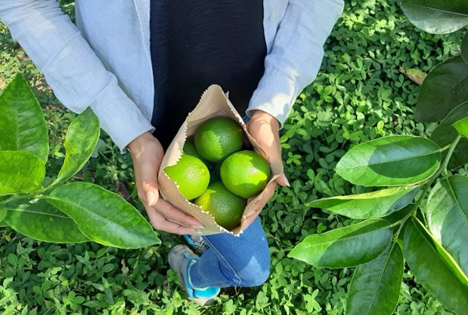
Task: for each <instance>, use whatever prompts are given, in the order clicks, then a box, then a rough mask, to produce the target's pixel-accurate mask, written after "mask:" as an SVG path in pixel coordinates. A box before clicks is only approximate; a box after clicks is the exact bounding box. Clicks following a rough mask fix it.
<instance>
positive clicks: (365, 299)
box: [346, 243, 404, 315]
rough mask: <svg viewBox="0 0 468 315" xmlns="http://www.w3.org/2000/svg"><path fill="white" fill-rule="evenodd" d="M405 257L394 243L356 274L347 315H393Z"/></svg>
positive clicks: (351, 286)
mask: <svg viewBox="0 0 468 315" xmlns="http://www.w3.org/2000/svg"><path fill="white" fill-rule="evenodd" d="M403 266H404V264H403V253H402V251H401V248H400V246H399V245H398V244H397V243H393V244H392V246H391V247H390V248H388V249H387V250H386V251H385V253H383V254H382V255H380V256H379V257H378V258H377V259H374V260H372V261H370V262H368V263H367V264H364V265H360V266H358V267H357V268H356V270H355V271H354V275H353V279H352V280H351V284H350V285H349V292H348V302H347V307H346V314H347V315H391V314H392V313H393V310H394V309H395V306H396V305H397V302H398V297H399V296H400V287H401V281H402V278H403Z"/></svg>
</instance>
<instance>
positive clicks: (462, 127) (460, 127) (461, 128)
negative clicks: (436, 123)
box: [453, 117, 468, 138]
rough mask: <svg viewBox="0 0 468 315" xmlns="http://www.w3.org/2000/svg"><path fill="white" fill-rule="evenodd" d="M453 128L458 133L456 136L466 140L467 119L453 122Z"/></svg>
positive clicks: (467, 136) (467, 131) (467, 134)
mask: <svg viewBox="0 0 468 315" xmlns="http://www.w3.org/2000/svg"><path fill="white" fill-rule="evenodd" d="M453 128H455V129H456V130H457V131H458V134H459V135H460V136H462V137H465V138H468V117H465V118H463V119H460V120H458V121H456V122H454V123H453Z"/></svg>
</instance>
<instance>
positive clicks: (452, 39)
mask: <svg viewBox="0 0 468 315" xmlns="http://www.w3.org/2000/svg"><path fill="white" fill-rule="evenodd" d="M64 2H65V1H64ZM66 2H67V3H66V4H65V5H66V9H67V12H72V8H73V5H72V1H66ZM462 35H463V32H462V31H460V32H457V33H454V34H451V35H444V36H442V35H440V36H439V35H438V36H436V35H430V34H426V33H424V32H421V31H419V30H417V29H415V28H414V27H413V26H412V25H411V24H410V23H409V22H408V21H407V20H406V18H405V17H404V15H403V14H402V12H401V10H400V8H399V7H398V5H397V2H396V1H395V0H389V1H375V0H366V1H360V0H359V1H358V0H352V1H347V2H346V8H345V12H344V14H343V16H342V18H341V19H340V20H339V22H338V23H337V25H336V27H335V29H334V31H333V33H332V35H331V37H330V38H329V40H328V41H327V44H326V57H325V60H324V62H323V64H322V68H321V71H320V73H319V75H318V77H317V79H316V81H315V82H314V83H313V84H311V85H310V86H309V87H307V88H306V89H305V90H304V92H303V93H302V94H301V95H300V97H299V99H298V100H297V102H296V105H295V107H294V110H293V111H292V113H291V115H290V117H289V119H288V121H287V123H286V124H285V126H284V128H283V130H282V131H281V140H282V146H283V158H284V162H285V170H286V174H287V176H288V178H289V179H290V182H291V187H290V188H278V190H277V194H276V195H275V197H274V198H273V199H272V201H271V202H270V203H269V205H268V206H267V207H266V208H265V209H264V210H263V211H262V214H261V218H262V220H263V224H264V225H265V226H267V227H268V228H267V229H266V230H267V238H268V242H269V245H270V248H271V255H272V264H271V276H270V278H269V280H268V282H267V283H266V284H264V285H263V286H261V287H258V288H252V289H226V290H223V291H222V294H221V296H220V298H219V300H218V301H217V303H216V304H215V305H213V306H210V307H207V308H199V307H197V306H196V305H195V304H192V303H189V302H187V301H186V300H185V299H184V298H183V291H182V289H181V288H180V286H179V285H178V282H177V279H176V278H177V277H176V276H175V274H174V273H173V272H171V271H170V270H169V271H168V268H167V260H166V257H167V253H168V251H169V249H170V247H171V246H173V245H175V244H177V243H180V242H181V241H182V239H181V237H178V236H175V235H169V234H166V233H161V234H160V237H161V240H162V244H163V245H162V246H154V247H149V248H146V249H141V250H119V249H115V248H106V247H103V246H100V245H97V244H93V243H86V244H80V245H56V244H48V243H41V242H37V241H33V240H31V239H29V238H27V237H24V236H22V235H19V234H18V233H16V232H15V231H13V230H11V229H9V228H2V229H1V230H0V312H1V313H2V314H5V315H6V314H216V315H219V314H225V315H228V314H245V315H247V314H272V315H277V314H297V315H302V314H330V315H338V314H345V308H346V293H347V286H348V285H349V282H350V280H351V278H350V276H351V275H352V270H350V269H343V270H329V269H322V270H321V269H316V268H312V267H311V266H309V265H306V264H304V263H302V262H299V261H295V260H292V259H289V258H287V253H288V252H289V251H290V250H291V249H292V248H293V246H294V245H295V244H297V243H298V242H299V241H301V240H302V239H303V238H304V237H305V236H306V235H309V234H311V233H320V232H324V231H327V230H329V229H331V228H335V227H338V226H342V225H344V224H347V223H349V222H350V220H349V219H346V218H344V217H340V216H335V215H329V214H327V213H325V212H322V211H321V210H319V209H310V208H307V207H305V206H304V204H305V203H306V202H307V201H310V200H313V199H317V198H323V197H328V196H333V195H340V194H345V193H346V194H348V193H358V192H364V191H366V189H365V188H362V187H354V188H352V185H350V184H349V183H347V182H345V181H344V180H343V179H341V178H340V177H339V176H338V175H336V174H335V172H334V167H335V165H336V163H337V161H338V160H339V158H340V157H341V156H343V154H344V153H345V152H346V151H347V150H348V149H349V148H350V147H351V146H353V145H355V144H358V143H361V142H363V141H365V140H368V139H373V138H376V137H380V136H384V135H389V134H413V135H428V134H430V133H431V132H432V130H433V129H434V127H435V124H429V125H428V124H421V123H416V122H415V121H414V114H413V110H414V105H415V103H416V100H417V93H418V86H417V85H416V84H415V83H413V82H412V81H411V80H409V79H408V78H407V77H406V76H405V75H404V74H402V73H401V70H400V69H411V68H418V69H421V70H423V71H425V72H428V71H429V70H430V69H431V68H432V67H434V66H435V65H436V64H437V63H438V62H440V61H442V60H445V59H447V58H448V57H450V56H453V55H455V54H457V53H459V44H460V41H461V37H462ZM17 72H22V73H24V75H25V77H26V79H27V80H28V82H29V83H30V84H31V85H32V86H33V89H34V91H35V93H36V95H37V97H38V98H39V100H40V102H41V104H42V106H43V109H44V114H45V116H46V119H47V123H48V128H49V131H50V132H49V137H50V142H51V151H50V157H49V162H48V163H49V165H48V166H47V167H48V169H49V170H50V171H52V172H54V173H57V172H58V170H59V167H60V166H61V163H62V161H63V149H62V143H63V138H64V131H65V130H66V128H67V127H68V124H69V122H70V118H71V117H73V116H74V114H72V113H70V112H69V111H68V110H66V109H65V108H64V107H63V106H61V105H60V103H59V102H58V101H57V100H56V99H55V97H54V96H53V94H52V92H51V90H50V88H49V87H48V86H47V84H46V83H45V81H44V78H43V77H42V75H41V74H40V73H39V72H38V71H37V69H36V68H35V67H34V65H33V64H32V63H31V61H30V60H29V59H28V58H27V56H26V55H25V54H24V52H22V51H21V49H18V48H17V47H15V43H14V42H13V41H12V40H11V38H10V36H9V33H8V31H7V29H6V27H5V26H4V25H2V24H0V90H1V89H3V87H4V86H5V84H6V82H8V81H9V80H11V79H12V78H13V76H14V75H15V74H16V73H17ZM98 148H99V149H98V150H97V151H96V154H95V155H94V157H93V158H92V159H91V161H90V162H89V163H88V164H87V166H86V167H85V168H84V170H83V171H81V172H80V173H79V174H77V175H76V176H75V179H76V180H86V181H91V182H95V183H97V184H100V185H103V186H104V187H106V188H108V189H111V190H113V191H120V192H121V193H128V194H130V196H131V199H132V200H133V201H134V202H135V203H136V205H137V206H138V207H139V209H140V210H143V208H142V206H141V205H140V204H139V203H138V202H137V196H136V190H135V185H134V178H133V171H132V163H131V158H130V156H129V155H128V154H127V155H121V154H120V153H119V151H118V149H117V148H116V147H115V146H114V145H113V144H112V142H111V141H110V139H109V137H108V136H107V135H105V134H103V135H102V136H101V140H100V143H99V144H98ZM457 172H459V173H462V174H466V173H467V169H466V166H465V167H464V168H461V169H459V170H457ZM395 314H398V315H409V314H414V315H416V314H418V315H419V314H425V315H426V314H427V315H430V314H434V315H435V314H439V315H442V314H451V313H450V312H448V311H445V310H444V308H443V307H442V306H441V304H440V303H439V302H438V301H436V300H435V299H434V298H433V297H432V296H431V295H430V294H428V293H427V291H426V290H424V289H423V288H421V287H420V286H419V285H418V284H416V283H415V282H414V280H413V277H412V275H411V274H410V273H409V272H406V273H405V274H404V284H403V285H402V287H401V294H400V300H399V302H398V306H397V308H396V310H395Z"/></svg>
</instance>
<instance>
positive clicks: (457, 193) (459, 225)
mask: <svg viewBox="0 0 468 315" xmlns="http://www.w3.org/2000/svg"><path fill="white" fill-rule="evenodd" d="M425 210H426V214H427V221H428V225H429V230H430V231H431V233H432V235H434V238H435V239H436V240H437V241H438V242H439V243H440V244H441V245H442V246H443V247H444V248H445V249H446V250H447V252H449V253H450V255H451V256H452V257H453V259H454V260H455V261H456V262H457V263H458V265H459V266H460V267H461V269H462V270H463V272H464V273H465V274H466V275H467V276H468V177H465V176H460V175H457V176H450V177H448V178H444V179H442V180H441V181H440V182H439V183H437V184H436V185H435V186H434V188H433V189H432V191H431V193H430V194H429V198H428V200H427V206H426V209H425Z"/></svg>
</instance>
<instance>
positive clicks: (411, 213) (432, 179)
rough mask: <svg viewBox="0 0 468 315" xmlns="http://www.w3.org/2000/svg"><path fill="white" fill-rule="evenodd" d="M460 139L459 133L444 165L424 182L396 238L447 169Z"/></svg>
mask: <svg viewBox="0 0 468 315" xmlns="http://www.w3.org/2000/svg"><path fill="white" fill-rule="evenodd" d="M460 139H461V136H460V135H458V136H457V138H456V139H455V140H454V141H453V142H452V144H450V147H449V150H448V152H447V156H446V157H445V159H444V161H443V162H442V165H441V166H440V167H439V169H438V170H437V172H436V173H435V174H434V175H432V176H431V177H430V178H429V179H428V180H427V182H426V184H424V190H423V192H422V193H421V195H419V198H418V200H416V203H415V204H414V206H413V210H411V211H410V212H409V213H408V214H407V215H406V216H405V217H404V218H403V219H401V220H400V227H399V228H398V231H397V232H396V233H395V237H396V238H398V236H399V235H400V231H401V229H402V228H403V225H404V224H405V222H406V220H408V219H409V218H410V217H411V216H413V214H414V213H415V212H416V210H417V209H418V208H419V206H420V205H421V202H422V201H423V199H424V196H425V195H426V193H427V192H428V191H429V189H430V188H431V185H432V183H433V182H434V180H436V178H437V177H439V175H440V174H441V173H442V172H443V171H446V169H447V165H448V163H449V161H450V158H451V157H452V154H453V151H454V150H455V147H456V146H457V144H458V142H459V141H460ZM444 150H446V148H444V149H443V151H444Z"/></svg>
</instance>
